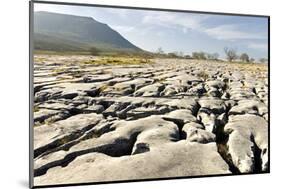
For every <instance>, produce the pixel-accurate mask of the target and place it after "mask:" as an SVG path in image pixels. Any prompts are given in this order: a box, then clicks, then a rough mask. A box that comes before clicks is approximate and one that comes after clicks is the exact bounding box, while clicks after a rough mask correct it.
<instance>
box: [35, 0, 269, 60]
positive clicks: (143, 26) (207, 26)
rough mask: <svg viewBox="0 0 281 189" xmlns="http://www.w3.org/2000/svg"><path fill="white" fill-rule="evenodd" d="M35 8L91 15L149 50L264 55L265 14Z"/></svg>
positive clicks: (36, 6)
mask: <svg viewBox="0 0 281 189" xmlns="http://www.w3.org/2000/svg"><path fill="white" fill-rule="evenodd" d="M34 9H35V11H49V12H57V13H66V14H72V15H79V16H88V17H92V18H94V19H95V20H97V21H99V22H102V23H106V24H108V25H109V26H110V27H111V28H113V29H114V30H116V31H118V32H119V33H120V34H121V35H122V36H124V37H125V38H126V39H128V40H129V41H130V42H132V43H133V44H134V45H136V46H138V47H140V48H142V49H144V50H149V51H153V52H154V51H156V50H157V48H158V47H162V49H163V50H164V51H165V52H172V51H182V52H184V53H185V54H191V53H192V52H193V51H206V52H209V53H215V52H217V53H219V54H220V57H222V58H223V57H224V52H223V48H224V47H226V46H227V47H231V48H236V49H237V51H238V53H242V52H246V53H248V54H249V56H251V57H254V58H256V59H259V58H263V57H267V50H268V44H267V40H268V31H267V28H268V23H267V18H263V17H245V16H225V15H211V14H195V13H178V12H177V13H175V12H162V11H147V10H130V9H114V8H100V7H83V6H69V5H51V4H35V6H34Z"/></svg>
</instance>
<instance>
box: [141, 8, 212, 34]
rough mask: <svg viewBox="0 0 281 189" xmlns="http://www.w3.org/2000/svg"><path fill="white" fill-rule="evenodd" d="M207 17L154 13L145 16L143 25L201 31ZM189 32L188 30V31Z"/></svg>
mask: <svg viewBox="0 0 281 189" xmlns="http://www.w3.org/2000/svg"><path fill="white" fill-rule="evenodd" d="M206 17H207V16H206V15H199V14H198V15H187V14H186V13H184V14H180V13H177V14H175V13H171V12H154V13H150V14H148V15H145V16H144V17H143V19H142V23H143V24H155V25H160V26H164V27H169V28H177V27H181V28H185V29H199V28H200V27H201V22H202V21H203V20H204V19H206ZM186 31H187V30H186Z"/></svg>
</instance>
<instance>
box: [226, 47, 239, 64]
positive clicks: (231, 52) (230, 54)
mask: <svg viewBox="0 0 281 189" xmlns="http://www.w3.org/2000/svg"><path fill="white" fill-rule="evenodd" d="M224 52H225V55H226V58H227V60H228V61H229V62H232V61H233V60H235V59H237V57H238V56H237V52H236V49H234V48H228V47H225V48H224Z"/></svg>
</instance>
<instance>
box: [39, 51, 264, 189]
mask: <svg viewBox="0 0 281 189" xmlns="http://www.w3.org/2000/svg"><path fill="white" fill-rule="evenodd" d="M96 58H97V57H90V56H74V55H73V56H59V55H37V56H36V57H35V64H34V175H35V185H37V186H39V185H49V184H65V183H77V182H78V183H84V182H102V181H116V180H130V179H149V178H165V177H179V176H201V175H213V174H239V173H259V172H266V171H268V79H267V74H268V73H267V65H262V64H238V63H224V62H215V61H198V60H179V59H155V60H153V62H154V63H149V64H144V63H143V64H124V65H122V64H94V63H93V64H89V63H87V64H86V62H89V60H94V59H96Z"/></svg>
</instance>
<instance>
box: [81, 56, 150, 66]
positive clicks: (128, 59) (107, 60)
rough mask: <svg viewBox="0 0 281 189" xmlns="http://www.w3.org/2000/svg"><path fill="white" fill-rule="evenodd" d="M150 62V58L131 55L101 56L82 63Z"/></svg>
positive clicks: (124, 63)
mask: <svg viewBox="0 0 281 189" xmlns="http://www.w3.org/2000/svg"><path fill="white" fill-rule="evenodd" d="M149 63H152V61H151V60H150V59H144V58H131V57H102V58H99V59H94V60H88V61H85V62H83V64H93V65H107V64H114V65H135V64H149Z"/></svg>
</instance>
